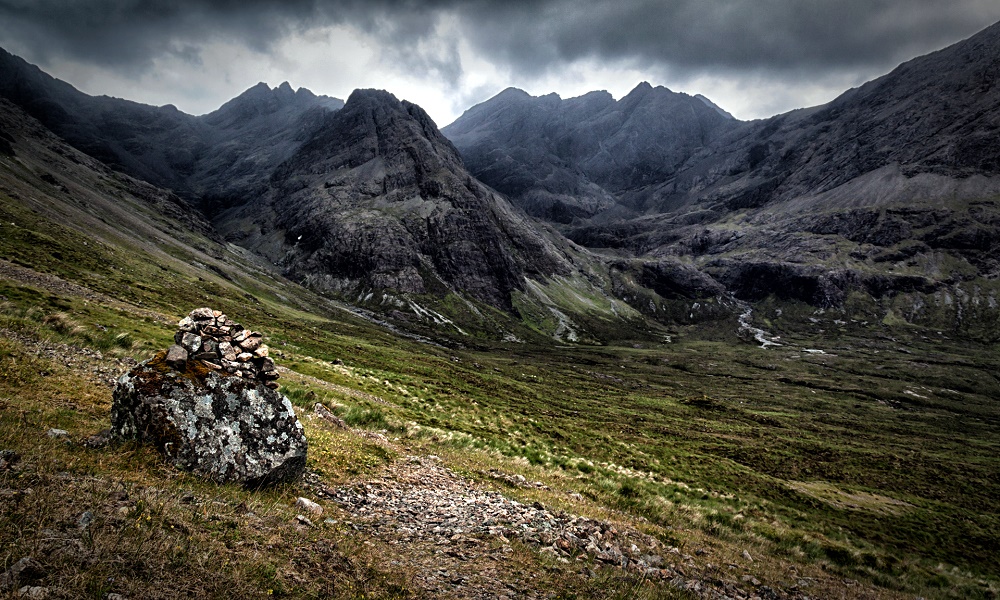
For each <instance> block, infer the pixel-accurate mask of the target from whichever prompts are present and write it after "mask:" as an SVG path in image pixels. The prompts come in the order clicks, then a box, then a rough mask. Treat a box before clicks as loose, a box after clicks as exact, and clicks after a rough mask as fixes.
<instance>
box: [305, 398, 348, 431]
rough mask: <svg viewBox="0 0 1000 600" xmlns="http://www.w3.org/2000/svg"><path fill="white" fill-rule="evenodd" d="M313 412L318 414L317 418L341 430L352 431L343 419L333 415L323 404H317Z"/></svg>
mask: <svg viewBox="0 0 1000 600" xmlns="http://www.w3.org/2000/svg"><path fill="white" fill-rule="evenodd" d="M313 410H314V411H315V412H316V416H317V417H319V418H321V419H323V420H324V421H326V422H327V423H331V424H332V425H334V426H336V427H338V428H340V429H350V428H349V427H348V426H347V423H346V422H345V421H344V420H343V419H341V418H340V417H338V416H337V415H335V414H333V413H332V412H331V411H330V409H329V408H327V407H325V406H323V405H322V404H320V403H318V402H317V403H316V406H315V407H314V409H313Z"/></svg>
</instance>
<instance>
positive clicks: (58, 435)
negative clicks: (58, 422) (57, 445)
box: [45, 427, 69, 440]
mask: <svg viewBox="0 0 1000 600" xmlns="http://www.w3.org/2000/svg"><path fill="white" fill-rule="evenodd" d="M45 435H47V436H49V437H50V438H52V439H54V440H55V439H62V438H67V437H69V432H68V431H66V430H65V429H56V428H55V427H53V428H51V429H49V430H48V431H46V432H45Z"/></svg>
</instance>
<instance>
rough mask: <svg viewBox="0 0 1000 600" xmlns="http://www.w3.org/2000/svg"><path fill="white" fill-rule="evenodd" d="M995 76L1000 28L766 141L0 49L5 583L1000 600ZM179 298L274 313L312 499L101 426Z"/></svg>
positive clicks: (490, 104)
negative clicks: (33, 56)
mask: <svg viewBox="0 0 1000 600" xmlns="http://www.w3.org/2000/svg"><path fill="white" fill-rule="evenodd" d="M997 57H1000V24H998V25H994V26H992V27H990V28H988V29H986V30H985V31H983V32H982V33H980V34H978V35H977V36H975V37H973V38H971V39H969V40H966V41H965V42H961V43H959V44H957V45H955V46H952V47H949V48H946V49H944V50H941V51H939V52H936V53H934V54H931V55H929V56H925V57H922V58H918V59H914V60H912V61H910V62H908V63H905V64H903V65H901V66H900V67H898V68H897V69H896V70H894V71H893V72H892V73H890V74H889V75H886V76H885V77H882V78H879V79H877V80H874V81H872V82H870V83H868V84H865V85H864V86H861V87H859V88H857V89H854V90H850V91H848V92H846V93H845V94H843V95H842V96H840V97H839V98H837V99H836V100H834V101H833V102H831V103H829V104H827V105H824V106H820V107H814V108H808V109H801V110H797V111H793V112H791V113H787V114H783V115H777V116H775V117H772V118H770V119H764V120H760V121H752V122H742V121H739V120H737V119H734V118H733V117H732V116H731V115H729V114H728V113H726V112H725V111H724V110H723V109H722V108H720V107H718V106H716V105H715V104H713V103H712V101H711V100H709V99H707V98H704V97H700V96H690V95H687V94H681V93H675V92H672V91H670V90H667V89H666V88H663V87H653V86H651V85H649V84H642V85H640V86H638V87H636V88H635V89H634V90H633V91H632V92H631V93H629V94H628V95H626V96H625V97H623V98H621V99H620V100H615V99H614V98H613V97H612V96H611V95H610V94H607V93H606V92H592V93H590V94H586V95H584V96H581V97H579V98H571V99H565V100H563V99H561V98H559V97H558V96H555V95H548V96H542V97H532V96H530V95H528V94H527V93H525V92H522V91H520V90H516V89H508V90H505V91H503V92H501V93H500V94H499V95H497V96H495V97H494V98H492V99H491V100H488V101H486V102H484V103H482V104H480V105H478V106H475V107H473V108H470V109H469V110H468V111H467V112H466V113H465V115H463V116H462V117H461V118H460V119H458V120H457V121H456V122H455V123H452V124H451V125H449V126H447V127H444V128H443V129H440V130H439V129H438V127H437V125H436V124H435V123H434V122H433V121H432V120H431V118H430V117H429V116H428V115H427V113H426V112H425V111H424V110H423V109H421V108H420V107H419V106H417V105H415V104H413V103H411V102H408V101H406V100H400V99H398V98H397V97H396V96H394V95H392V94H391V93H389V92H386V91H382V90H367V89H362V90H356V91H354V92H353V93H352V94H351V95H350V96H349V97H348V98H347V100H346V101H341V100H338V99H335V98H330V97H325V96H318V95H315V94H313V93H312V92H310V91H309V90H306V89H304V88H300V89H298V90H297V91H296V90H293V89H292V87H291V86H290V85H289V84H287V83H285V84H282V85H281V86H279V87H277V88H271V87H269V86H268V85H266V84H259V85H257V86H255V87H252V88H250V89H249V90H247V91H246V92H244V93H243V94H241V95H239V96H238V97H236V98H234V99H233V100H231V101H229V102H227V103H226V104H224V105H223V106H222V107H220V108H219V109H218V110H216V111H214V112H211V113H209V114H206V115H203V116H191V115H187V114H184V113H182V112H180V111H178V110H177V109H175V108H173V107H171V106H164V107H151V106H145V105H141V104H137V103H134V102H130V101H126V100H120V99H115V98H108V97H92V96H88V95H86V94H83V93H81V92H79V91H77V90H75V89H74V88H72V87H71V86H69V84H66V83H64V82H61V81H59V80H56V79H54V78H51V77H49V76H48V75H46V74H45V73H44V72H42V71H41V70H39V69H38V68H37V67H33V66H31V65H29V64H28V63H26V62H24V61H22V60H21V59H19V58H17V57H14V56H13V55H10V54H7V53H5V52H2V51H0V450H2V453H0V507H2V508H3V510H0V545H2V547H3V549H4V551H3V553H2V554H0V560H2V563H0V567H2V568H0V593H8V592H9V593H10V594H12V595H13V594H15V593H17V592H18V591H19V589H21V588H20V587H19V586H20V585H21V584H25V585H27V586H29V591H30V589H35V587H37V588H38V589H44V590H46V591H45V592H31V593H45V594H48V597H100V598H108V599H109V600H110V599H111V598H113V597H117V598H138V597H149V598H159V597H162V598H172V597H178V596H182V595H190V596H194V597H257V596H261V597H267V596H284V597H294V598H299V597H302V598H306V597H313V598H314V597H335V598H341V597H342V598H357V597H372V598H420V597H447V598H482V597H504V596H506V597H538V598H542V597H565V598H570V597H575V598H591V597H593V598H614V597H620V598H633V597H636V598H740V599H751V598H783V599H784V598H789V599H791V598H794V599H804V598H893V599H895V598H913V597H914V596H920V597H924V598H942V599H943V598H957V597H963V598H965V597H968V598H996V597H997V595H998V594H1000V563H998V556H997V553H996V552H995V549H996V547H997V546H998V544H1000V537H998V534H997V531H1000V528H998V525H1000V510H998V508H997V506H996V502H995V498H996V497H997V495H998V494H1000V458H998V457H1000V451H998V450H1000V429H998V424H1000V406H998V405H997V402H996V400H997V398H1000V378H998V376H997V373H998V372H1000V355H998V354H997V343H998V341H1000V305H998V302H1000V299H998V296H1000V283H998V268H1000V265H998V262H997V261H998V252H997V250H998V248H997V239H1000V238H998V235H1000V231H998V229H1000V154H998V152H1000V150H998V147H997V146H996V144H993V143H991V142H993V141H995V140H996V132H997V126H998V124H1000V89H998V88H997V77H998V76H1000V71H998V70H997V68H996V64H997V60H998V58H997ZM197 307H212V308H216V309H218V310H219V311H224V312H225V313H226V314H227V315H229V316H230V317H231V318H233V319H235V320H238V321H240V322H242V323H245V324H247V326H248V327H254V328H255V329H258V328H259V329H260V330H261V331H263V333H264V335H265V337H266V340H267V344H268V346H269V347H270V348H271V357H272V358H273V359H274V362H275V363H276V364H277V368H278V370H279V371H280V372H281V380H280V384H281V388H280V391H281V393H282V394H285V395H286V396H287V398H288V399H289V402H290V404H291V405H292V406H294V409H295V411H296V413H297V414H298V415H299V418H300V420H301V422H302V424H303V427H304V431H305V434H306V437H307V438H308V442H309V450H308V458H307V466H306V474H305V476H304V477H303V479H302V480H301V481H299V482H296V483H293V484H287V485H284V486H279V487H275V488H270V489H260V490H248V489H243V488H240V487H238V486H235V485H216V484H214V483H212V482H209V481H205V480H202V479H199V478H198V477H195V476H194V475H192V474H189V473H184V472H179V471H176V470H173V469H172V468H171V467H170V466H169V465H167V464H166V463H165V462H164V461H163V460H162V459H161V458H160V457H159V456H158V455H157V454H156V452H155V451H153V450H151V449H150V448H148V447H145V446H141V445H139V444H132V443H126V444H121V445H102V444H95V443H94V442H93V439H94V438H95V437H96V438H99V437H100V435H99V432H100V431H101V430H102V429H104V428H106V427H107V424H108V416H109V406H110V405H111V401H112V400H111V396H112V394H111V386H112V385H113V384H114V381H115V379H116V378H117V377H118V376H120V375H121V374H122V373H123V372H124V371H125V370H127V369H129V368H131V367H133V366H134V365H135V364H136V362H137V361H143V360H146V359H148V358H150V357H151V356H153V355H154V353H156V352H159V351H160V350H162V349H164V348H166V347H167V346H168V345H169V344H170V343H172V340H173V337H172V336H173V335H174V332H175V331H176V329H177V322H178V319H180V318H181V317H182V316H184V315H187V314H188V313H189V312H190V311H191V310H192V309H194V308H197ZM331 417H332V418H331ZM51 431H56V432H57V433H55V434H53V433H50V432H51ZM60 431H61V432H63V433H58V432H60ZM299 497H304V498H307V499H310V500H311V501H314V502H315V503H318V505H319V506H320V513H314V512H310V511H311V510H312V509H308V510H307V509H305V508H302V507H303V506H306V507H308V506H309V505H308V504H303V503H298V502H297V499H298V498H299ZM84 515H89V516H88V517H86V518H84ZM484 515H485V516H484ZM481 521H482V522H481ZM486 521H488V522H486ZM25 557H33V558H32V561H29V562H24V563H22V562H20V561H21V559H22V558H25ZM17 565H21V566H20V567H17ZM26 565H27V566H26ZM15 567H17V568H15ZM15 581H16V582H18V585H14V583H13V582H15ZM31 586H34V587H31ZM24 593H25V594H27V593H29V592H28V591H26V592H24Z"/></svg>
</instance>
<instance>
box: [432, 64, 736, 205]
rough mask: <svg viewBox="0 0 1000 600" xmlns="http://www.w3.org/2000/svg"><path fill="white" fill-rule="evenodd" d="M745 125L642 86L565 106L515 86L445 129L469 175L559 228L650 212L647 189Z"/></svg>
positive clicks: (696, 103)
mask: <svg viewBox="0 0 1000 600" xmlns="http://www.w3.org/2000/svg"><path fill="white" fill-rule="evenodd" d="M737 124H738V122H737V121H735V120H734V119H732V118H731V117H729V116H728V115H727V114H725V113H724V112H722V111H720V110H718V108H717V107H715V106H714V105H712V104H711V103H706V102H705V101H704V100H702V99H699V98H695V97H691V96H688V95H686V94H677V93H674V92H671V91H670V90H668V89H666V88H663V87H655V88H654V87H652V86H650V85H649V84H648V83H642V84H640V85H639V86H638V87H636V88H635V89H634V90H632V92H631V93H629V94H628V95H627V96H625V97H624V98H622V99H621V100H619V101H617V102H616V101H615V100H614V99H613V98H612V97H611V95H610V94H608V93H607V92H591V93H589V94H586V95H584V96H580V97H578V98H570V99H568V100H562V99H560V98H559V97H558V96H556V95H555V94H550V95H548V96H542V97H538V98H535V97H532V96H529V95H528V94H526V93H525V92H522V91H520V90H516V89H508V90H506V91H504V92H502V93H500V94H499V95H497V96H496V97H494V98H492V99H491V100H488V101H486V102H484V103H482V104H480V105H478V106H475V107H473V108H471V109H469V110H468V111H467V112H466V113H465V114H464V115H462V117H460V118H459V119H458V120H456V121H455V122H454V123H452V124H451V125H449V126H448V127H446V128H444V130H443V132H444V134H445V135H446V136H448V138H449V139H451V140H452V141H453V142H454V143H455V145H456V146H457V147H458V148H459V150H460V151H461V152H462V155H463V157H464V158H465V160H466V162H467V164H468V166H469V169H470V170H471V171H472V172H473V173H474V174H475V175H476V176H477V177H479V178H480V179H482V180H483V181H484V182H486V183H487V184H489V185H491V186H493V187H495V188H496V189H498V190H500V191H501V192H503V193H505V194H507V195H508V196H510V197H511V199H512V200H513V201H514V202H515V203H516V204H519V205H520V206H522V207H524V208H525V209H526V210H527V211H529V212H530V213H531V214H534V215H536V216H539V217H542V218H545V219H548V220H550V221H553V222H556V223H564V224H565V223H571V222H573V220H574V219H589V218H592V217H595V216H596V215H604V216H605V217H606V218H621V217H622V216H625V215H634V214H639V213H641V212H643V211H644V210H645V209H646V190H647V188H648V187H649V186H650V185H654V184H657V183H659V182H662V181H663V180H664V179H665V178H667V177H670V176H671V175H673V174H674V173H675V172H676V171H677V170H678V168H680V167H681V166H682V165H683V164H684V163H685V161H687V160H688V158H689V157H690V156H691V155H692V154H694V153H695V152H697V151H698V150H699V149H701V148H702V147H704V146H705V145H707V144H708V143H710V142H711V141H712V140H714V139H716V138H717V137H718V136H719V135H722V134H723V133H725V132H726V131H729V130H730V129H732V128H734V127H736V126H737Z"/></svg>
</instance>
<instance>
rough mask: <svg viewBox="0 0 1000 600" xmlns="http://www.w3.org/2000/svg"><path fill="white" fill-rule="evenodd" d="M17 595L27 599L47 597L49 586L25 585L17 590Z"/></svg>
mask: <svg viewBox="0 0 1000 600" xmlns="http://www.w3.org/2000/svg"><path fill="white" fill-rule="evenodd" d="M17 595H18V596H19V597H21V598H28V599H29V600H42V599H44V598H48V597H49V588H47V587H42V586H39V585H26V586H23V587H22V588H21V589H19V590H17Z"/></svg>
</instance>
